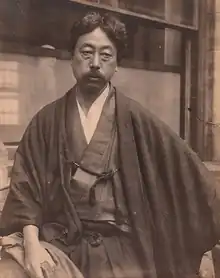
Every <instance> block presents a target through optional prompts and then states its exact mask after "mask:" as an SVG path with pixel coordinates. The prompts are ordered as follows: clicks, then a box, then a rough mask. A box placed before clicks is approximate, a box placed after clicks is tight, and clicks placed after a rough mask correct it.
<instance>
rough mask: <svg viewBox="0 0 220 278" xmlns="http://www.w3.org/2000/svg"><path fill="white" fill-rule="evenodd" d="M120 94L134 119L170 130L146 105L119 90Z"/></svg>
mask: <svg viewBox="0 0 220 278" xmlns="http://www.w3.org/2000/svg"><path fill="white" fill-rule="evenodd" d="M120 94H121V95H123V96H122V98H123V99H124V100H125V101H126V102H127V104H128V109H129V111H130V112H131V115H132V118H133V119H134V121H141V122H143V123H145V124H147V125H155V126H158V128H161V129H165V130H167V131H171V129H170V127H169V126H168V125H167V124H166V123H165V122H164V121H162V120H161V119H160V118H159V117H158V116H157V115H156V114H155V113H154V112H152V111H151V110H150V109H149V108H148V107H146V106H144V105H142V104H141V102H138V101H136V100H135V99H133V98H131V97H129V96H127V95H125V94H124V93H122V92H120ZM171 132H172V131H171Z"/></svg>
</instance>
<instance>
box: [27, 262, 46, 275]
mask: <svg viewBox="0 0 220 278" xmlns="http://www.w3.org/2000/svg"><path fill="white" fill-rule="evenodd" d="M27 272H28V274H29V275H30V277H31V278H44V276H43V272H42V270H41V267H40V265H39V266H38V265H34V264H33V265H29V266H28V267H27Z"/></svg>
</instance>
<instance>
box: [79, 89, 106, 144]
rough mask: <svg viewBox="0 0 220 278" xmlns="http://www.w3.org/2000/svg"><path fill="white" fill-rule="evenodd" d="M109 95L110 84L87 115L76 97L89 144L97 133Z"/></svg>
mask: <svg viewBox="0 0 220 278" xmlns="http://www.w3.org/2000/svg"><path fill="white" fill-rule="evenodd" d="M108 94H109V84H108V85H107V86H106V88H105V89H104V91H103V92H102V93H101V95H100V96H99V97H98V98H97V99H96V100H95V101H94V102H93V103H92V105H91V107H90V108H89V111H88V113H87V115H86V114H85V113H84V111H83V109H82V107H81V105H80V103H79V101H78V99H77V97H76V103H77V107H78V110H79V115H80V120H81V123H82V127H83V131H84V134H85V137H86V141H87V144H89V143H90V141H91V139H92V136H93V134H94V133H95V130H96V127H97V124H98V121H99V119H100V116H101V113H102V109H103V106H104V103H105V101H106V98H107V96H108Z"/></svg>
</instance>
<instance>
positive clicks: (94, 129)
mask: <svg viewBox="0 0 220 278" xmlns="http://www.w3.org/2000/svg"><path fill="white" fill-rule="evenodd" d="M71 38H72V39H71V53H72V61H71V64H72V69H73V73H74V76H75V78H76V80H77V83H76V85H75V86H74V87H73V88H72V89H70V90H69V92H67V93H66V95H65V96H64V97H62V98H60V99H58V100H57V101H55V102H53V103H52V104H49V105H47V106H46V107H45V108H43V109H42V110H41V111H40V112H39V113H38V114H37V115H36V116H35V117H34V118H33V120H32V121H31V123H30V124H29V126H28V128H27V130H26V132H25V134H24V136H23V138H22V140H21V142H20V145H19V147H18V150H17V153H16V157H15V163H14V167H13V171H12V179H11V185H10V191H9V195H8V197H7V200H6V203H5V206H4V210H3V214H2V218H1V222H0V225H1V227H0V234H1V236H2V246H3V253H2V255H3V259H2V261H1V262H0V277H7V278H10V277H16V278H18V277H37V278H42V277H49V275H51V276H50V277H59V278H62V277H66V278H69V277H70V278H72V277H82V276H84V277H85V278H144V277H147V278H193V277H197V274H198V271H199V266H200V261H201V258H202V255H203V254H204V253H205V252H206V251H207V250H210V249H211V248H212V247H213V246H214V245H215V244H216V242H217V241H218V239H219V228H220V214H219V211H220V195H219V191H218V190H217V188H216V187H215V183H214V181H213V180H212V178H211V177H210V174H209V172H208V170H207V169H206V168H205V167H204V166H203V163H202V162H201V161H200V160H199V158H198V157H197V155H196V154H195V153H194V152H193V151H192V150H191V149H190V148H189V147H188V146H187V145H186V144H185V143H184V142H183V141H182V140H181V139H180V138H179V137H178V136H177V135H175V134H174V133H173V132H172V131H171V130H170V129H169V128H168V127H167V126H166V125H165V124H164V123H162V122H160V121H159V120H158V119H157V118H156V117H155V116H154V115H152V114H151V113H150V112H148V111H146V109H144V108H142V106H141V105H140V104H138V103H136V102H135V101H133V100H131V99H129V98H127V97H126V96H124V95H123V94H122V93H120V92H118V90H117V89H116V88H115V87H114V86H113V85H112V84H111V82H110V81H111V78H112V76H113V75H114V73H115V71H116V70H117V66H118V63H119V62H120V60H121V58H122V55H123V51H124V49H125V45H126V44H125V41H126V28H125V25H124V24H123V23H122V22H121V21H120V20H118V19H117V18H115V17H113V16H110V15H104V16H102V15H100V14H99V13H96V12H90V13H88V14H87V15H85V16H84V17H83V18H82V19H80V20H79V21H77V22H76V23H75V24H74V26H73V28H72V37H71ZM128 82H129V80H128ZM146 87H147V84H146ZM14 269H15V270H14ZM11 270H13V271H11ZM9 272H10V273H9ZM19 275H20V276H19Z"/></svg>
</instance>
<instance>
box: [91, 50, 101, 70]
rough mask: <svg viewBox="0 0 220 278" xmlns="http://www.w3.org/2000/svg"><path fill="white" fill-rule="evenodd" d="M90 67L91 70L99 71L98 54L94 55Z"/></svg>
mask: <svg viewBox="0 0 220 278" xmlns="http://www.w3.org/2000/svg"><path fill="white" fill-rule="evenodd" d="M90 67H91V68H92V69H96V70H97V69H100V57H99V54H98V53H95V54H94V55H93V57H92V59H91V63H90Z"/></svg>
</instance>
